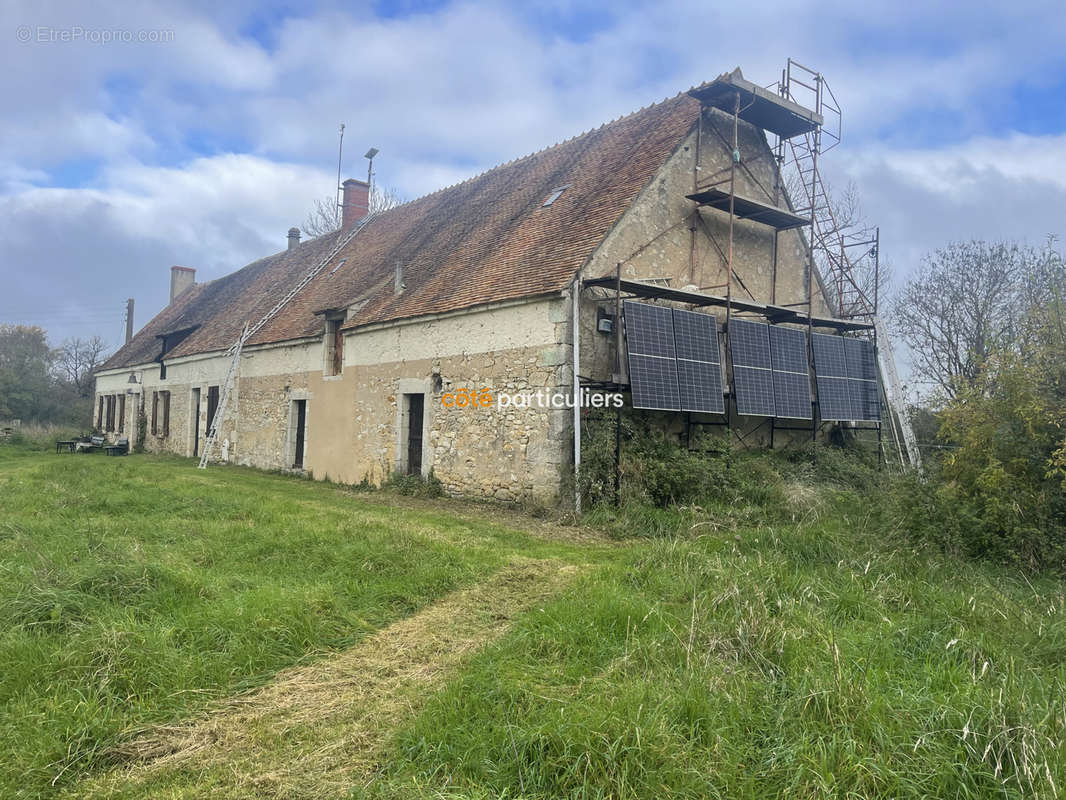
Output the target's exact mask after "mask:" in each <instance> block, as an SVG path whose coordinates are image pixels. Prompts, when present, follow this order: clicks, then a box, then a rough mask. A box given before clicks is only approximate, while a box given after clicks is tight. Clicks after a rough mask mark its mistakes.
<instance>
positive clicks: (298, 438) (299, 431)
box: [289, 400, 307, 469]
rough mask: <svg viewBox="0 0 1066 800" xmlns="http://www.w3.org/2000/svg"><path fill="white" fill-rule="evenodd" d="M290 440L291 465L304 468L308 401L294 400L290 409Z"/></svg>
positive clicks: (294, 467)
mask: <svg viewBox="0 0 1066 800" xmlns="http://www.w3.org/2000/svg"><path fill="white" fill-rule="evenodd" d="M289 413H290V417H289V420H290V422H289V424H290V425H291V426H292V429H291V430H290V432H289V441H290V442H292V454H291V466H292V468H293V469H303V468H304V449H305V447H306V442H307V401H306V400H293V401H292V408H291V409H290V412H289Z"/></svg>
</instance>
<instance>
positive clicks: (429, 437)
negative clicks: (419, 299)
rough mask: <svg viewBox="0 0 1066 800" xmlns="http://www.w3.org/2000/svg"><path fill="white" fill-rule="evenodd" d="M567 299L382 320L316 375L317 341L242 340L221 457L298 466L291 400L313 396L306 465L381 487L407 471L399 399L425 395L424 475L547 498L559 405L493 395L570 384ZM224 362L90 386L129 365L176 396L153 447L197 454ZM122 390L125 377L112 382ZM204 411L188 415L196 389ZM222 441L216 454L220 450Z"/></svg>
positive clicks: (197, 361) (506, 494) (555, 467)
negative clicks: (484, 396)
mask: <svg viewBox="0 0 1066 800" xmlns="http://www.w3.org/2000/svg"><path fill="white" fill-rule="evenodd" d="M568 309H569V306H568V300H567V299H565V298H563V297H560V296H554V297H549V298H540V299H536V300H533V301H529V302H524V303H513V304H508V305H503V306H501V307H498V308H493V309H484V310H480V311H476V312H473V313H466V314H451V315H446V316H441V317H439V318H436V319H422V320H417V321H408V322H406V323H402V324H401V323H397V324H386V325H381V326H377V327H374V328H370V329H360V330H358V331H355V332H353V333H349V334H347V335H346V336H345V340H344V361H343V370H342V372H341V374H340V375H335V376H323V374H322V358H323V356H322V347H323V343H322V341H321V340H305V341H301V342H294V343H288V344H284V345H271V346H266V347H261V348H250V349H249V350H248V351H247V352H246V353H245V355H244V357H243V359H242V363H241V372H240V379H239V381H238V383H237V386H236V388H235V390H234V392H233V395H232V396H231V403H230V408H229V412H228V416H227V422H226V424H225V426H224V428H223V431H222V436H221V437H220V440H221V439H222V438H226V439H229V441H230V448H229V459H230V461H232V462H233V463H237V464H247V465H250V466H256V467H260V468H263V469H289V468H291V467H292V466H293V464H292V454H293V442H292V435H293V434H292V430H291V423H292V409H293V405H292V404H293V402H294V401H296V400H304V401H306V403H307V425H306V451H305V458H304V464H303V469H304V471H305V472H307V473H309V474H311V475H312V476H314V477H316V478H328V479H330V480H335V481H338V482H344V483H358V482H360V481H362V480H364V479H366V480H368V481H370V482H372V483H374V484H379V483H381V481H383V480H384V479H386V478H387V477H388V476H389V475H390V474H391V473H392V472H394V471H396V470H403V469H405V467H406V442H405V441H404V440H403V436H402V434H403V433H404V432H405V431H406V428H405V426H404V420H403V414H402V411H403V395H404V394H405V393H407V394H410V393H424V395H425V400H424V403H425V413H424V418H423V419H424V423H425V426H424V431H423V442H424V444H423V450H422V472H423V474H428V473H429V472H430V471H432V472H433V474H434V475H435V476H436V477H437V478H439V479H440V480H441V482H442V483H443V485H444V486H445V488H446V489H447V490H448V491H449V492H452V493H456V494H469V495H476V496H481V497H492V498H495V499H499V500H507V501H517V500H526V499H533V500H537V501H540V502H550V501H551V499H552V498H553V497H554V496H555V493H556V491H557V488H558V484H559V475H560V470H561V469H563V468H564V464H565V463H566V462H568V460H569V457H570V456H569V440H568V438H567V435H566V431H567V430H568V427H567V422H568V419H569V412H568V411H567V410H565V409H562V410H560V409H554V410H553V409H547V408H537V407H526V408H518V407H515V406H510V407H500V405H499V401H498V400H497V398H498V396H499V394H500V393H501V392H508V393H512V394H518V393H535V392H537V391H538V390H540V391H542V392H548V391H566V390H567V387H568V384H569V381H570V377H569V376H570V368H569V363H570V344H569V340H570V333H569V314H568ZM228 366H229V362H228V360H227V359H225V358H224V357H222V356H221V355H217V354H216V355H213V356H194V357H187V358H184V359H176V360H174V361H172V362H168V366H167V378H166V380H160V378H159V369H158V365H144V366H143V367H140V368H137V369H135V370H116V371H112V372H109V373H104V374H101V375H99V376H98V377H97V392H98V393H99V394H108V393H112V392H115V391H119V390H121V391H125V390H126V389H127V387H128V386H130V384H128V379H129V375H130V373H131V372H132V373H133V374H134V375H135V376H136V377H137V379H138V381H139V383H138V384H135V385H134V386H135V388H136V390H137V391H138V392H139V393H143V396H144V397H146V398H147V404H148V412H149V414H150V410H151V409H150V404H151V398H152V395H153V393H154V392H157V391H169V392H170V393H171V410H170V433H169V435H168V436H165V437H164V436H162V435H158V436H153V435H151V433H149V434H148V436H147V441H146V449H147V450H148V451H149V452H172V453H177V454H179V455H185V456H191V455H192V454H193V431H194V430H195V431H196V432H197V436H198V437H199V441H200V442H201V446H202V442H203V437H204V435H205V432H206V429H207V424H208V421H207V396H208V387H210V386H212V385H221V383H222V381H223V380H224V377H225V373H226V370H227V368H228ZM117 387H120V389H119V388H117ZM194 389H199V390H200V415H199V418H198V419H193V415H194V400H193V390H194ZM461 390H466V391H467V392H474V393H475V394H476V393H478V392H481V391H482V390H488V392H489V394H490V395H491V396H492V398H493V403H492V404H491V405H489V406H488V407H481V406H476V407H471V406H469V405H468V406H466V407H457V406H455V405H452V406H451V407H446V406H445V405H444V403H443V400H444V398H445V397H446V396H448V395H451V396H455V395H456V394H457V393H459V392H460V391H461ZM217 455H218V451H216V456H217Z"/></svg>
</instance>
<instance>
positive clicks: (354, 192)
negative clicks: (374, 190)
mask: <svg viewBox="0 0 1066 800" xmlns="http://www.w3.org/2000/svg"><path fill="white" fill-rule="evenodd" d="M341 185H342V186H343V188H344V200H343V201H342V203H341V230H348V229H349V228H351V227H352V225H354V224H355V223H356V222H358V221H359V220H361V219H362V218H363V217H365V216H366V215H367V214H368V213H369V211H370V184H369V183H367V182H366V181H357V180H356V179H355V178H349V179H348V180H346V181H345V182H344V183H343V184H341Z"/></svg>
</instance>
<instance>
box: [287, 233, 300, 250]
mask: <svg viewBox="0 0 1066 800" xmlns="http://www.w3.org/2000/svg"><path fill="white" fill-rule="evenodd" d="M299 243H300V229H299V228H289V249H290V250H292V248H294V247H296V245H298V244H299Z"/></svg>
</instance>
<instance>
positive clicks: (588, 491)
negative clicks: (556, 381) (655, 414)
mask: <svg viewBox="0 0 1066 800" xmlns="http://www.w3.org/2000/svg"><path fill="white" fill-rule="evenodd" d="M642 423H643V420H641V419H636V418H633V417H630V416H623V418H622V448H621V457H620V462H619V469H620V474H621V478H620V493H621V501H622V503H623V504H628V503H637V504H649V505H653V506H656V507H659V508H666V507H668V506H671V505H676V504H680V503H689V502H694V501H696V500H699V499H703V498H707V497H714V496H718V495H722V494H724V493H725V492H726V490H727V489H729V488H730V486H731V484H732V480H733V479H732V477H731V475H730V470H729V462H730V459H731V455H732V453H731V449H730V447H729V445H728V443H727V442H725V441H724V440H718V439H716V440H713V441H712V443H710V445H709V447H708V450H709V452H695V451H690V450H688V449H687V448H684V447H682V446H681V445H680V444H679V442H678V441H677V440H676V439H671V438H668V436H667V434H665V433H664V432H663V431H662V430H660V429H657V428H654V427H651V426H647V425H644V424H642ZM582 431H583V439H582V443H581V477H580V481H581V494H582V498H583V499H584V502H585V504H586V506H588V507H594V506H597V505H610V504H613V503H614V447H615V422H614V418H613V415H609V414H608V415H604V416H602V417H599V418H593V419H589V420H587V421H586V424H585V425H584V426H583V427H582Z"/></svg>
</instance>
